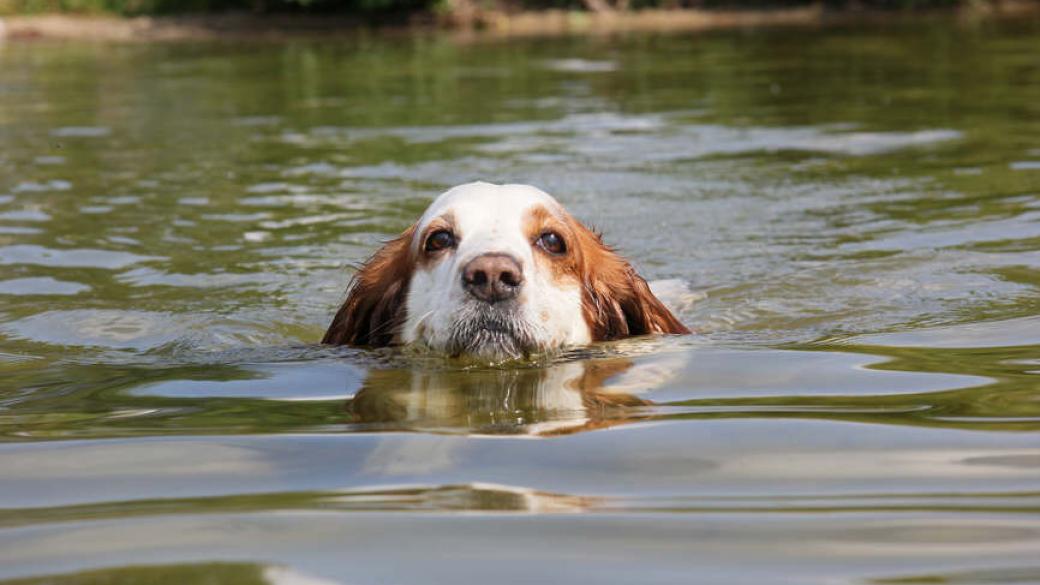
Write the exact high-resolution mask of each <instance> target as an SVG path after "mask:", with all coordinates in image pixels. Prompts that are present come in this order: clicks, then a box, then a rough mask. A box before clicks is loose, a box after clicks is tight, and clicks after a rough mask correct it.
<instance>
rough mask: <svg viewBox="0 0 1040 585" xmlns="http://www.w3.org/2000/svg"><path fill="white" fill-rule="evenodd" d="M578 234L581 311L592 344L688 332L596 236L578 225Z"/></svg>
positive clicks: (629, 266) (641, 279) (646, 285)
mask: <svg viewBox="0 0 1040 585" xmlns="http://www.w3.org/2000/svg"><path fill="white" fill-rule="evenodd" d="M579 225H580V224H579ZM578 235H579V242H580V245H581V246H582V248H583V249H582V254H583V256H584V258H583V262H582V264H583V266H584V268H583V271H582V272H583V283H582V285H583V286H582V288H583V292H582V309H583V310H584V312H585V320H586V322H588V324H589V328H590V329H591V332H592V339H593V341H609V340H612V339H620V338H623V337H628V336H632V335H648V334H651V333H670V334H686V333H690V330H689V329H688V328H687V327H686V326H685V325H683V324H682V323H681V322H680V321H679V320H678V319H677V318H676V317H675V315H673V314H672V312H671V311H670V310H669V309H668V307H666V306H664V303H662V302H661V301H660V300H659V299H658V298H657V297H656V296H654V293H653V292H651V290H650V286H649V285H648V284H647V283H646V281H645V280H643V277H641V276H639V274H637V273H636V271H635V269H634V268H632V265H631V264H629V263H628V261H627V260H625V259H624V258H622V257H621V256H620V255H618V254H617V253H616V252H615V251H614V250H613V249H611V248H610V247H609V246H607V245H606V244H604V243H603V240H602V239H601V238H600V236H599V235H598V234H596V233H595V232H593V231H591V230H589V229H588V228H586V227H584V226H580V228H579V229H578Z"/></svg>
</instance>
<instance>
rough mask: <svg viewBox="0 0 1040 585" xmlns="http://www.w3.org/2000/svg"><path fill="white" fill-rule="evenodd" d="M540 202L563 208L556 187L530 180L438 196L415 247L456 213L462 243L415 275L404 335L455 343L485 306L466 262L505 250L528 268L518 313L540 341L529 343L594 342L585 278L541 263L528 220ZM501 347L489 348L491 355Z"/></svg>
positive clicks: (438, 344) (437, 345)
mask: <svg viewBox="0 0 1040 585" xmlns="http://www.w3.org/2000/svg"><path fill="white" fill-rule="evenodd" d="M539 205H541V206H544V207H545V208H546V209H548V210H549V211H550V212H552V211H555V210H562V207H561V206H560V204H559V203H558V202H557V201H556V200H555V199H553V198H552V197H551V196H550V195H549V194H547V193H545V192H543V191H541V190H539V189H536V188H534V187H530V186H527V185H493V184H490V183H480V182H478V183H469V184H466V185H461V186H459V187H455V188H454V189H451V190H450V191H448V192H446V193H444V194H443V195H441V196H440V197H438V198H437V199H436V200H435V201H434V202H433V204H431V205H430V207H429V208H428V209H427V210H426V212H425V213H424V214H423V216H422V218H420V220H419V223H418V226H417V229H416V236H415V240H414V241H413V242H412V246H413V252H414V253H416V254H422V253H423V251H422V247H423V244H424V242H423V241H421V239H422V237H423V235H424V234H425V232H426V228H427V227H428V226H429V225H430V223H431V222H432V221H434V220H436V219H438V218H442V217H449V216H450V217H451V219H452V221H453V225H454V230H455V237H456V244H457V247H456V248H455V249H454V250H449V251H448V252H447V253H446V254H445V255H444V256H442V257H441V258H438V259H436V260H434V261H433V262H432V263H429V264H425V265H422V266H420V267H418V268H417V269H416V271H415V273H414V274H413V275H412V279H411V282H410V286H409V293H408V300H407V309H406V315H407V317H406V320H405V324H404V328H403V331H402V332H401V338H402V341H404V342H405V343H417V344H422V345H425V346H428V347H430V348H432V349H434V350H438V351H445V350H449V349H450V347H449V346H450V344H451V339H452V334H453V331H455V329H456V328H457V327H458V325H459V323H460V321H462V320H464V319H465V318H467V315H469V314H471V313H472V312H473V311H475V310H482V308H480V307H477V306H476V303H479V301H476V300H474V299H473V298H471V297H470V295H469V294H468V293H467V292H466V290H465V289H464V288H463V285H462V270H463V267H464V266H466V264H467V263H468V262H469V261H470V260H472V259H474V258H476V257H478V256H481V255H483V254H489V253H500V254H508V255H509V256H512V257H513V258H515V259H516V260H517V261H518V262H519V263H520V266H521V269H522V271H523V276H524V284H523V287H522V289H521V291H520V294H519V296H518V298H517V303H518V304H517V307H516V309H517V313H516V315H515V317H514V318H515V319H516V321H517V324H518V326H520V327H522V328H523V330H524V331H525V333H526V334H527V336H528V337H529V339H530V341H531V342H533V346H534V347H531V348H528V349H533V350H547V349H555V348H559V347H563V346H569V345H583V344H587V343H589V342H590V341H591V332H590V330H589V325H588V323H586V322H585V318H584V315H583V313H582V307H581V289H580V287H579V284H578V283H574V285H573V286H567V285H561V284H560V283H558V282H557V281H556V280H554V278H553V275H552V274H550V273H549V272H548V270H546V269H545V268H539V263H537V262H535V256H534V255H535V254H536V253H539V252H537V251H536V250H535V249H534V243H533V242H531V241H530V240H529V237H528V235H527V234H525V233H524V230H523V226H524V222H525V220H526V219H527V218H528V217H529V214H530V213H531V211H532V209H534V208H535V207H536V206H539ZM477 353H478V354H479V353H481V352H480V351H479V350H478V351H477ZM495 353H496V352H495V351H494V348H489V351H488V355H489V356H491V357H495ZM499 357H501V356H499Z"/></svg>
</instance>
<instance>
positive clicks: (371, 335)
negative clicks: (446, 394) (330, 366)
mask: <svg viewBox="0 0 1040 585" xmlns="http://www.w3.org/2000/svg"><path fill="white" fill-rule="evenodd" d="M414 233H415V226H412V227H410V228H408V229H407V230H405V231H404V233H402V234H401V235H400V236H398V237H397V238H395V239H393V240H391V241H390V242H387V244H386V245H384V246H383V247H382V248H380V249H379V251H378V252H376V253H375V255H373V256H372V257H371V258H369V259H368V261H367V262H365V264H364V265H363V266H362V267H361V269H360V270H358V272H357V274H355V275H354V278H353V279H352V280H351V282H350V287H349V288H348V289H347V290H348V292H347V300H346V301H344V302H343V306H342V307H340V309H339V311H337V312H336V316H335V317H333V319H332V324H331V325H329V329H328V330H327V331H326V332H325V337H323V338H322V340H321V342H322V343H327V344H331V345H367V346H373V347H385V346H387V345H391V344H392V343H394V341H395V338H396V336H397V333H398V330H399V329H400V327H401V325H402V324H403V323H404V318H405V300H406V299H407V298H408V284H409V280H410V279H411V274H412V264H413V263H412V261H411V253H410V248H411V244H412V234H414Z"/></svg>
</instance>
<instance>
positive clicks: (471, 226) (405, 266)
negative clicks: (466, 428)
mask: <svg viewBox="0 0 1040 585" xmlns="http://www.w3.org/2000/svg"><path fill="white" fill-rule="evenodd" d="M649 333H689V330H688V329H687V328H686V327H685V326H683V325H682V323H680V322H679V321H678V320H677V319H676V318H675V317H674V316H673V315H672V314H671V312H669V310H668V309H667V308H665V306H664V305H663V304H661V302H660V301H659V300H657V298H655V297H654V295H653V293H651V292H650V288H649V287H648V286H647V284H646V282H645V281H644V280H643V279H642V278H641V277H640V276H639V275H638V274H636V273H635V271H634V270H633V269H632V267H631V266H630V265H629V264H628V262H626V261H625V260H624V259H623V258H621V257H620V256H618V255H617V254H616V253H614V251H613V250H611V249H610V248H609V247H607V246H606V245H604V244H603V243H602V241H601V240H600V237H599V236H598V235H597V234H595V233H593V232H592V231H591V230H589V229H588V228H586V227H585V226H584V225H582V224H581V223H580V222H578V221H577V220H576V219H574V218H573V217H572V216H571V215H570V214H569V213H567V211H566V210H565V209H564V208H563V206H562V205H560V204H559V203H558V202H557V201H556V200H555V199H553V198H552V197H551V196H550V195H548V194H547V193H545V192H543V191H540V190H538V189H536V188H534V187H529V186H526V185H492V184H489V183H470V184H467V185H462V186H459V187H455V188H454V189H451V190H449V191H448V192H446V193H444V194H443V195H441V196H440V197H438V198H437V200H435V201H434V202H433V204H431V205H430V207H429V208H428V209H427V210H426V212H425V213H423V215H422V217H421V218H419V220H418V221H417V222H416V223H415V224H414V225H413V226H411V227H410V228H408V229H407V230H405V232H404V233H403V234H401V235H400V236H399V237H398V238H397V239H395V240H393V241H391V242H389V243H387V244H386V245H385V246H384V247H383V248H382V249H381V250H379V251H378V252H377V253H376V254H375V255H374V256H373V257H372V258H371V259H370V260H369V261H368V262H366V263H365V265H364V266H363V267H362V268H361V270H359V272H358V273H357V275H355V277H354V281H353V283H352V285H351V287H350V290H349V292H348V295H347V300H346V301H345V302H344V304H343V306H342V307H341V308H340V310H339V312H338V313H337V314H336V317H335V318H334V319H333V322H332V324H331V325H330V327H329V329H328V331H327V332H326V334H325V338H324V339H323V342H324V343H332V344H351V345H364V346H386V345H394V344H415V345H421V346H425V347H428V348H430V349H433V350H435V351H439V352H443V353H446V354H449V355H453V356H458V355H470V356H475V357H479V358H488V359H504V358H515V357H522V356H525V355H527V354H529V353H532V352H538V351H547V350H553V349H558V348H562V347H566V346H575V345H583V344H587V343H589V342H592V341H604V340H610V339H618V338H622V337H627V336H630V335H643V334H649Z"/></svg>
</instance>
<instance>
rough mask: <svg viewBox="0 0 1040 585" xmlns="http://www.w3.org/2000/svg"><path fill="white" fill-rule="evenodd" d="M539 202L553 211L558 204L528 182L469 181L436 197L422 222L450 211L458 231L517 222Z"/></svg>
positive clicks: (558, 207) (429, 220)
mask: <svg viewBox="0 0 1040 585" xmlns="http://www.w3.org/2000/svg"><path fill="white" fill-rule="evenodd" d="M538 204H541V205H543V206H545V207H546V208H547V209H549V210H552V211H556V210H558V209H560V204H559V203H558V202H557V201H556V199H554V198H553V197H552V196H551V195H549V194H548V193H546V192H545V191H542V190H541V189H538V188H536V187H532V186H530V185H495V184H492V183H483V182H478V183H468V184H465V185H460V186H458V187H455V188H453V189H450V190H449V191H447V192H445V193H444V194H442V195H441V196H440V197H438V198H437V199H436V200H434V202H433V203H432V204H430V207H429V208H427V210H426V212H425V213H424V214H423V217H422V220H421V222H420V223H421V224H422V225H426V224H428V223H429V222H431V221H433V219H434V218H437V217H440V216H442V215H445V214H447V213H450V214H451V216H452V218H453V219H454V221H455V224H456V226H458V228H459V229H460V230H461V231H464V232H465V231H473V230H480V229H481V228H492V227H495V226H498V225H501V224H502V223H506V222H508V223H517V224H518V223H519V222H520V221H522V218H523V217H524V214H525V212H526V211H527V210H529V209H531V208H532V207H534V206H536V205H538Z"/></svg>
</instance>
